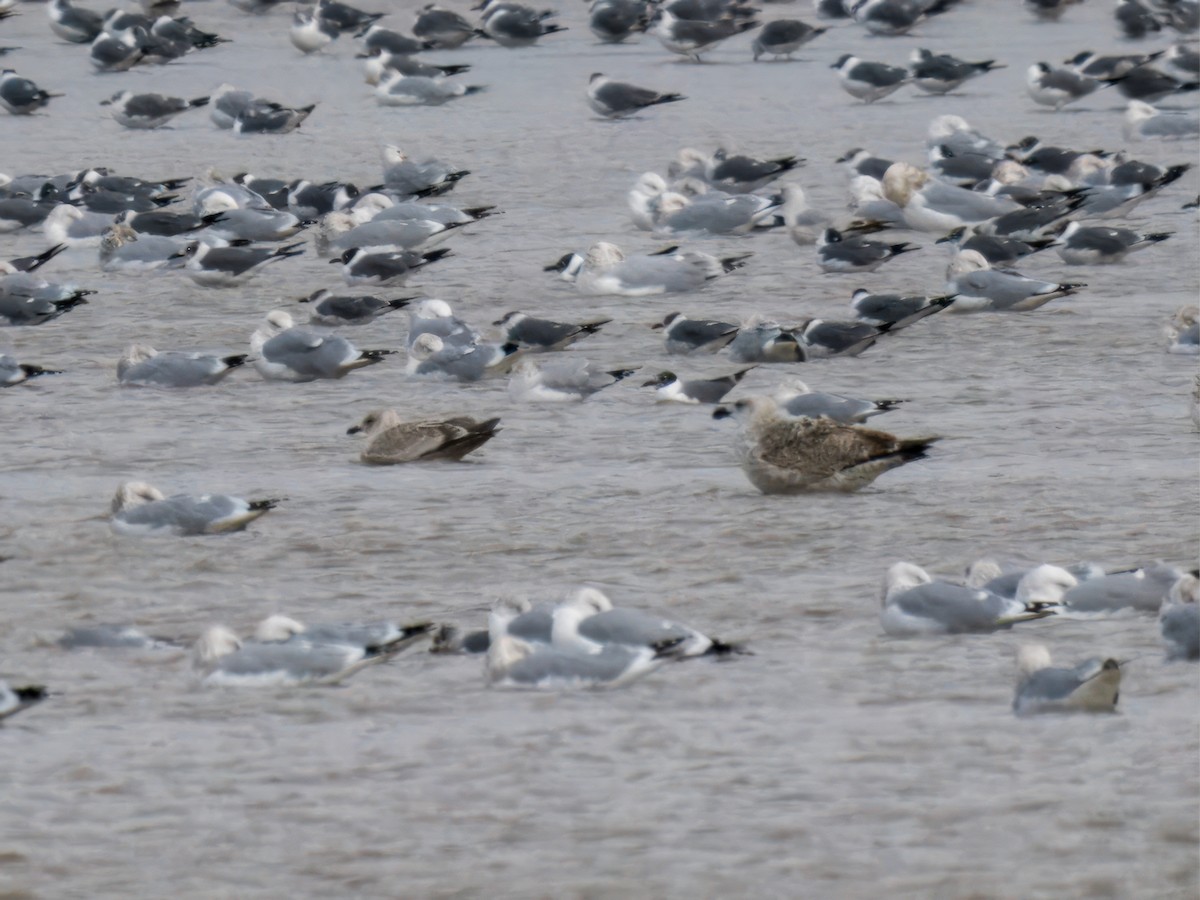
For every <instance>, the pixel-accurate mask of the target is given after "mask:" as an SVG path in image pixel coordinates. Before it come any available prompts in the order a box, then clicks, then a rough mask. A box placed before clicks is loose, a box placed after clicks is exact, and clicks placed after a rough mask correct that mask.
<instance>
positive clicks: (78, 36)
mask: <svg viewBox="0 0 1200 900" xmlns="http://www.w3.org/2000/svg"><path fill="white" fill-rule="evenodd" d="M46 14H47V15H48V16H49V17H50V30H51V31H53V32H54V33H55V34H56V35H58V36H59V37H60V38H62V39H63V40H64V41H69V42H70V43H72V44H90V43H91V42H92V41H94V40H95V39H96V37H97V36H98V35H99V34H100V32H101V31H103V30H104V17H103V16H101V15H100V13H98V12H95V11H94V10H90V9H86V8H84V7H82V6H74V5H72V4H71V2H70V0H50V2H49V3H47V4H46Z"/></svg>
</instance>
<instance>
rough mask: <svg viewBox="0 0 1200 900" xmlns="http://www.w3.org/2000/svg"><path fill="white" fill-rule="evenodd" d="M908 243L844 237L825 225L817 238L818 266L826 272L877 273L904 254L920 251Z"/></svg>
mask: <svg viewBox="0 0 1200 900" xmlns="http://www.w3.org/2000/svg"><path fill="white" fill-rule="evenodd" d="M919 249H921V248H920V247H916V246H914V245H912V244H909V243H907V242H902V243H899V244H885V243H884V242H883V241H872V240H870V239H868V238H863V237H846V236H843V235H842V233H841V232H840V231H838V230H837V229H836V228H826V229H825V230H824V231H823V232H822V233H821V236H820V237H819V238H818V239H817V265H819V266H820V267H821V271H823V272H832V273H839V274H844V273H852V272H874V271H875V270H876V269H878V268H879V267H880V266H881V265H883V264H884V263H885V262H887V261H888V260H890V259H895V258H896V257H897V256H899V255H900V254H902V253H910V252H912V251H913V250H919Z"/></svg>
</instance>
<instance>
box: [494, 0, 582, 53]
mask: <svg viewBox="0 0 1200 900" xmlns="http://www.w3.org/2000/svg"><path fill="white" fill-rule="evenodd" d="M481 15H482V17H483V31H484V33H485V34H486V35H487V36H488V37H490V38H491V39H492V40H494V41H495V42H496V43H497V44H499V45H500V46H501V47H530V46H532V45H533V44H535V43H537V39H538V38H540V37H543V36H544V35H547V34H556V33H557V32H560V31H566V30H567V29H566V28H565V27H563V26H562V25H554V24H551V23H547V22H546V21H544V16H543V15H542V14H541V13H539V12H538V11H537V10H534V9H530V8H529V7H528V6H524V5H522V4H520V3H512V2H507V0H488V2H487V3H486V4H485V5H484V7H483V12H482V13H481Z"/></svg>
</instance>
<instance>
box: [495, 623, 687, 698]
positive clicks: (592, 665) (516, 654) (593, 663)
mask: <svg viewBox="0 0 1200 900" xmlns="http://www.w3.org/2000/svg"><path fill="white" fill-rule="evenodd" d="M677 644H678V642H674V643H672V642H668V643H667V644H666V645H664V646H659V647H654V648H650V647H644V648H637V649H630V648H626V647H623V646H619V645H613V646H608V647H605V648H604V649H603V650H601V651H600V652H599V653H582V652H578V651H565V650H559V649H558V648H556V647H551V646H545V645H537V646H535V645H534V644H531V643H529V642H528V641H523V640H521V639H520V638H517V637H513V636H512V635H509V634H501V635H497V636H491V640H490V646H489V647H488V652H487V663H486V667H485V670H484V671H485V676H486V679H487V683H488V684H489V685H491V686H493V687H511V688H537V689H543V690H569V689H575V688H614V687H623V686H625V685H627V684H629V683H630V682H633V681H636V680H637V679H638V678H642V677H644V676H646V675H648V674H650V673H651V672H653V671H654V670H655V669H657V668H659V667H661V666H662V665H663V664H664V663H665V662H667V661H668V660H669V659H674V658H675V656H676V653H675V650H676V647H677Z"/></svg>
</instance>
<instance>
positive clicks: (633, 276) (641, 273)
mask: <svg viewBox="0 0 1200 900" xmlns="http://www.w3.org/2000/svg"><path fill="white" fill-rule="evenodd" d="M750 255H751V254H749V253H742V254H739V255H737V256H729V257H724V258H722V259H718V258H717V257H714V256H710V255H708V254H707V253H700V252H698V251H694V250H688V251H679V248H677V247H668V248H666V249H664V250H662V251H659V252H658V253H655V254H651V255H649V256H630V257H626V256H625V254H624V253H623V252H622V251H621V249H620V248H619V247H617V246H616V245H615V244H610V243H608V242H606V241H598V242H596V243H595V244H592V246H591V247H589V248H588V251H587V255H586V256H585V257H584V258H583V259H582V260H581V261H580V262H579V263H576V262H574V260H573V259H572V258H571V257H574V256H575V254H571V255H570V256H567V257H563V259H561V260H559V262H558V263H556V264H554V265H552V266H547V267H546V270H547V271H557V272H563V273H564V274H566V273H567V272H569V271H571V269H572V268H574V269H575V270H576V274H575V277H574V281H575V286H576V288H577V289H578V291H579V292H580V293H581V294H589V295H593V296H598V295H605V294H618V295H621V296H625V297H645V296H650V295H654V294H666V293H677V292H683V291H693V290H696V289H698V288H701V287H703V286H704V285H705V284H707V283H708V282H709V281H712V280H713V279H714V278H719V277H721V276H722V275H725V274H728V273H729V272H733V271H735V270H736V269H739V268H741V267H742V266H743V265H745V261H746V259H748V258H749V257H750Z"/></svg>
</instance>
